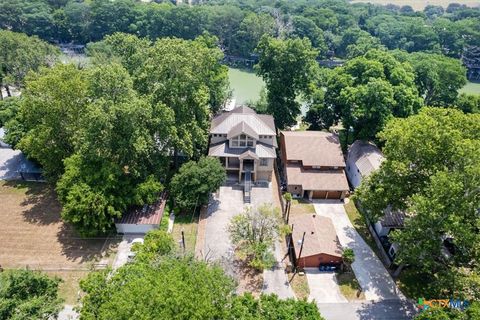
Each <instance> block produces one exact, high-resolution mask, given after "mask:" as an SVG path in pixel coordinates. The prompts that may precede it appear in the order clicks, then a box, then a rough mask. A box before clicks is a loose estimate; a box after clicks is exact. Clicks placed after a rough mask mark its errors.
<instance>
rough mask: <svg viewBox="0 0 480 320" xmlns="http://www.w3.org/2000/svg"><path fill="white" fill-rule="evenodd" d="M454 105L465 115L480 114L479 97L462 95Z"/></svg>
mask: <svg viewBox="0 0 480 320" xmlns="http://www.w3.org/2000/svg"><path fill="white" fill-rule="evenodd" d="M455 105H456V106H457V108H458V109H460V110H462V111H463V112H465V113H480V95H474V94H467V93H462V94H460V95H459V96H458V97H457V101H456V102H455Z"/></svg>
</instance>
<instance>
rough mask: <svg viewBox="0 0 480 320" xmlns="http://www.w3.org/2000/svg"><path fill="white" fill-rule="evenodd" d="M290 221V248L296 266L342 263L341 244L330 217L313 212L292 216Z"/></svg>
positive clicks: (314, 266) (305, 266)
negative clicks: (291, 227)
mask: <svg viewBox="0 0 480 320" xmlns="http://www.w3.org/2000/svg"><path fill="white" fill-rule="evenodd" d="M290 221H291V223H292V224H293V231H292V238H291V241H292V244H293V246H292V249H293V250H294V257H295V260H296V265H297V266H298V267H300V268H318V267H319V266H320V265H321V264H337V265H338V264H341V263H342V253H343V250H342V246H341V245H340V242H339V241H338V237H337V233H336V231H335V227H334V226H333V223H332V220H331V219H330V218H327V217H322V216H318V215H315V214H313V215H302V216H297V217H293V218H291V220H290ZM304 232H305V238H304V239H303V242H302V238H303V233H304Z"/></svg>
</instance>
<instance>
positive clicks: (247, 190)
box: [243, 171, 252, 203]
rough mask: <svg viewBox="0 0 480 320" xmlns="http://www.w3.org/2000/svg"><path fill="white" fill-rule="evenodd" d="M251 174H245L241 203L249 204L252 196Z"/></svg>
mask: <svg viewBox="0 0 480 320" xmlns="http://www.w3.org/2000/svg"><path fill="white" fill-rule="evenodd" d="M251 193H252V173H251V172H250V171H247V172H245V183H244V187H243V202H245V203H250V201H251V196H252V194H251Z"/></svg>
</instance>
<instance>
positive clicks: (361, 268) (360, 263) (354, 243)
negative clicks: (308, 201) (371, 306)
mask: <svg viewBox="0 0 480 320" xmlns="http://www.w3.org/2000/svg"><path fill="white" fill-rule="evenodd" d="M314 206H315V211H316V212H317V214H318V215H321V216H325V217H329V218H330V219H332V222H333V225H334V226H335V230H336V232H337V235H338V239H339V240H340V244H341V245H342V246H343V247H349V248H351V249H353V251H354V252H355V262H354V263H353V264H352V269H353V272H354V273H355V276H356V277H357V280H358V282H359V284H360V286H361V287H362V290H363V291H364V293H365V298H366V299H367V300H371V301H380V300H388V299H398V298H402V299H404V296H403V295H402V294H401V292H400V291H399V290H398V288H397V286H396V284H395V282H394V281H393V279H392V277H391V276H390V274H389V273H388V271H387V270H386V269H385V267H384V266H383V264H382V262H381V261H380V260H379V259H378V257H377V256H376V255H375V253H374V252H373V251H372V249H370V247H369V246H368V245H367V244H366V243H365V241H364V240H363V239H362V237H361V236H360V235H359V234H358V232H357V231H356V230H355V228H354V227H353V225H352V223H351V222H350V220H349V219H348V216H347V213H346V212H345V208H344V207H343V203H341V202H339V201H331V200H330V201H328V200H325V201H318V202H316V203H314Z"/></svg>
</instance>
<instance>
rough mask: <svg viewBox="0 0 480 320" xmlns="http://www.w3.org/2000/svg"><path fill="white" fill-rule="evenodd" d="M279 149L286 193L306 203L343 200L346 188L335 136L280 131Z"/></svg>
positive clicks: (346, 191)
mask: <svg viewBox="0 0 480 320" xmlns="http://www.w3.org/2000/svg"><path fill="white" fill-rule="evenodd" d="M280 144H281V146H280V148H281V156H282V163H283V169H284V175H285V178H286V180H287V191H288V192H290V193H291V194H292V196H294V197H304V198H307V199H310V200H311V199H343V198H345V196H346V195H347V194H348V191H349V186H348V182H347V178H346V176H345V160H344V159H343V153H342V149H341V147H340V142H339V140H338V136H337V135H335V134H332V133H329V132H322V131H282V132H281V133H280Z"/></svg>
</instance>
